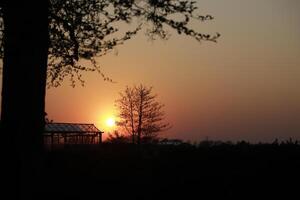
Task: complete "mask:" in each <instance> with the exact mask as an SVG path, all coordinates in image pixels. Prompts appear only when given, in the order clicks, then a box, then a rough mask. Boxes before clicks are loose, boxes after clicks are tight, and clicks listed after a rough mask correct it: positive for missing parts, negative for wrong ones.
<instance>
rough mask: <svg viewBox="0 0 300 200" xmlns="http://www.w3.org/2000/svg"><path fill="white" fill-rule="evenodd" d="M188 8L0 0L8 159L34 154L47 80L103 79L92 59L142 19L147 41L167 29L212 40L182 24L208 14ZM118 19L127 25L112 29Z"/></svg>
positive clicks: (166, 0)
mask: <svg viewBox="0 0 300 200" xmlns="http://www.w3.org/2000/svg"><path fill="white" fill-rule="evenodd" d="M196 10H197V7H196V5H195V2H194V1H189V0H187V1H183V0H145V1H142V0H43V1H34V0H27V1H12V0H2V1H1V2H0V57H2V58H3V84H2V105H1V120H2V134H3V135H4V137H2V139H4V140H5V141H9V142H6V145H7V146H6V148H12V149H16V150H15V151H14V153H15V156H16V157H18V158H19V160H18V161H16V162H18V163H19V162H21V163H23V162H25V161H26V162H27V161H28V159H29V158H32V159H33V160H35V157H36V155H35V154H38V153H39V152H40V151H41V149H42V141H43V140H42V132H43V129H44V123H45V119H44V110H45V92H46V85H47V84H48V85H49V86H51V85H52V86H58V85H59V84H60V82H61V81H62V80H63V79H64V78H65V77H69V78H70V79H71V83H72V85H74V83H75V81H76V80H77V79H78V80H80V81H82V79H81V72H82V71H98V72H99V73H100V74H101V75H102V76H103V78H104V79H105V80H109V81H110V79H109V78H107V77H105V76H104V74H103V73H102V72H101V70H100V68H99V65H98V64H97V63H96V62H95V57H98V56H102V55H105V54H106V53H107V52H109V51H110V50H111V49H113V48H114V47H115V46H117V45H120V44H123V42H124V41H126V40H128V39H130V38H131V37H132V36H133V35H135V34H137V33H138V32H139V31H140V30H141V29H142V27H143V25H145V24H148V25H150V26H147V27H148V28H147V32H146V33H147V34H148V35H149V36H150V38H153V39H155V38H156V37H159V38H162V39H166V38H167V37H168V34H167V30H168V28H169V29H174V30H176V31H177V32H178V34H185V35H188V36H191V37H193V38H195V39H196V40H197V41H202V40H206V41H213V42H216V40H217V38H218V37H219V34H215V35H209V34H202V33H199V32H197V31H195V30H193V29H191V28H189V24H190V22H191V20H192V19H195V20H198V21H204V20H211V19H213V18H212V16H210V15H206V16H199V15H197V14H195V11H196ZM120 22H126V23H131V24H132V25H133V26H134V25H135V26H134V27H133V28H132V30H129V31H126V30H122V32H119V30H118V28H117V26H118V24H119V23H120ZM117 32H118V33H119V34H115V33H117ZM114 34H115V35H114ZM120 35H123V36H120ZM82 59H88V60H90V61H91V63H92V67H90V68H87V67H85V66H81V65H80V62H79V61H80V60H82ZM47 77H48V79H47ZM47 80H48V82H47ZM20 113H22V114H23V115H26V117H20ZM21 150H22V151H21ZM25 158H26V159H25ZM12 165H13V166H18V164H12Z"/></svg>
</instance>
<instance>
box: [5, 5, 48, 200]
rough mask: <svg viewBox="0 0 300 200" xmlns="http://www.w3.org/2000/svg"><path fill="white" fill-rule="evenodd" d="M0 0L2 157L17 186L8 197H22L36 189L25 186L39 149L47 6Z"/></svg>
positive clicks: (44, 85)
mask: <svg viewBox="0 0 300 200" xmlns="http://www.w3.org/2000/svg"><path fill="white" fill-rule="evenodd" d="M3 4H4V5H3V13H4V26H5V27H4V59H3V84H2V105H1V123H2V130H1V132H2V139H4V141H3V143H5V144H6V145H5V146H4V147H5V149H6V152H10V153H11V154H10V155H7V157H6V159H7V160H6V166H7V167H8V171H9V172H10V175H11V177H10V179H9V183H10V184H8V186H9V188H11V189H12V188H16V189H17V191H14V193H12V194H15V195H16V196H15V197H12V199H25V198H28V197H29V193H30V190H32V191H33V190H36V188H30V187H31V186H32V185H31V184H30V183H31V182H32V180H30V179H32V178H33V177H34V176H35V173H37V167H38V166H39V163H38V162H39V159H40V156H41V153H42V149H43V136H42V133H43V130H44V110H45V90H46V77H47V74H46V73H47V57H48V46H49V36H48V5H49V4H48V1H46V0H42V1H33V0H30V1H9V0H7V1H5V2H4V3H3ZM18 183H19V184H18ZM27 190H29V191H27ZM25 193H26V194H25ZM12 194H10V196H11V195H12Z"/></svg>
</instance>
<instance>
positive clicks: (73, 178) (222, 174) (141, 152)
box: [39, 141, 300, 199]
mask: <svg viewBox="0 0 300 200" xmlns="http://www.w3.org/2000/svg"><path fill="white" fill-rule="evenodd" d="M209 144H210V145H207V141H206V143H199V144H197V145H191V144H188V143H184V144H182V145H158V144H147V145H140V146H139V145H132V144H110V143H103V144H102V145H100V146H70V147H69V148H67V149H60V150H53V151H52V152H46V153H45V157H44V158H45V164H44V169H43V171H44V174H43V177H42V179H43V180H42V181H41V182H42V184H41V185H42V186H43V187H42V188H41V189H40V190H39V191H40V192H41V194H42V195H43V196H46V197H45V199H57V198H58V197H63V198H64V199H89V198H92V197H94V196H95V195H96V196H97V195H99V196H101V197H103V198H104V197H105V198H109V199H115V198H118V199H119V198H122V199H123V198H124V199H125V198H130V199H157V198H166V199H195V198H194V197H195V195H196V197H199V198H202V197H203V198H213V197H218V198H224V197H240V198H243V197H245V195H246V196H247V197H253V198H257V197H258V196H260V197H263V196H265V197H268V198H269V197H277V196H280V195H283V197H284V198H285V199H288V196H292V195H296V194H297V193H298V192H297V191H298V189H297V184H294V181H296V180H300V179H299V178H300V170H299V169H300V145H299V143H296V142H290V141H288V142H283V143H273V144H250V143H247V142H237V143H236V144H233V143H230V144H229V143H220V142H217V143H214V142H210V143H209ZM212 144H213V145H212ZM49 188H51V189H49Z"/></svg>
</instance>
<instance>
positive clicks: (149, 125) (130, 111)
mask: <svg viewBox="0 0 300 200" xmlns="http://www.w3.org/2000/svg"><path fill="white" fill-rule="evenodd" d="M156 97H157V95H153V94H152V87H146V86H144V85H139V86H134V87H128V86H127V87H126V89H125V91H124V92H121V93H120V98H119V99H117V100H116V107H117V108H118V110H119V121H118V122H117V125H118V126H119V127H121V128H123V130H124V131H125V132H126V133H127V135H130V136H131V137H132V142H133V143H135V140H136V139H137V143H140V142H141V140H143V138H144V140H145V141H152V140H153V139H154V138H156V137H157V134H158V133H159V132H161V131H164V130H166V129H168V128H170V125H169V124H168V123H165V122H164V118H165V113H164V111H163V107H164V105H163V104H161V103H159V102H157V101H156Z"/></svg>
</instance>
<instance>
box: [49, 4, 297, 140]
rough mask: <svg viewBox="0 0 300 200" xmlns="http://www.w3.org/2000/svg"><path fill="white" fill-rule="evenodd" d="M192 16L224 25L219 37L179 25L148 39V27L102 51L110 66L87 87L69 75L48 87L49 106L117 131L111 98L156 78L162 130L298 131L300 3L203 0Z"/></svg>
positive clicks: (204, 133)
mask: <svg viewBox="0 0 300 200" xmlns="http://www.w3.org/2000/svg"><path fill="white" fill-rule="evenodd" d="M198 7H199V8H200V9H199V11H200V14H211V15H213V16H214V17H215V20H213V21H208V22H205V23H194V25H193V28H194V29H196V30H198V31H200V32H204V33H212V34H213V33H215V32H220V33H221V35H222V36H221V38H219V39H218V43H212V42H202V43H198V42H196V41H195V40H193V39H192V38H188V37H184V36H182V35H179V36H178V35H177V34H176V33H175V32H174V33H172V32H171V33H172V37H171V38H170V39H169V40H168V41H161V40H156V41H154V42H151V41H149V40H148V39H147V37H146V36H145V35H144V34H143V33H141V34H139V35H138V36H137V37H136V38H134V39H132V40H130V41H127V43H125V44H124V45H122V46H119V47H117V49H116V50H115V51H113V52H112V53H111V54H109V55H107V56H105V57H101V58H99V59H98V62H99V64H100V65H101V66H102V70H103V72H104V73H105V74H106V75H107V76H109V77H110V78H112V79H113V80H114V81H116V83H109V82H104V81H103V79H102V78H101V76H100V75H99V74H97V73H85V74H84V76H83V78H84V80H85V81H86V82H85V86H84V87H81V86H80V84H78V85H77V86H76V87H75V88H72V87H71V86H70V82H69V80H65V81H64V83H63V85H62V86H60V87H58V88H50V89H48V90H47V97H46V112H47V113H48V115H49V118H50V119H53V120H54V121H57V122H82V123H95V124H96V126H97V127H98V128H99V129H101V130H104V131H106V132H107V131H111V130H110V129H109V128H108V127H107V125H106V120H107V119H108V118H109V117H113V116H114V115H116V110H115V108H114V101H115V99H117V98H118V95H119V94H118V93H119V92H120V91H122V90H124V88H125V87H126V85H129V86H132V85H134V84H140V83H143V84H145V85H147V86H153V91H154V93H157V94H158V100H159V101H160V102H162V103H164V104H165V105H166V106H165V111H166V117H167V120H168V121H169V122H170V123H171V124H172V129H170V130H168V131H167V132H165V133H163V136H166V137H170V138H180V139H184V140H191V141H199V140H203V139H205V138H206V137H208V138H209V139H216V140H233V141H236V140H242V139H244V140H247V141H251V142H257V141H267V142H269V141H273V140H274V139H275V138H278V139H288V138H289V137H292V138H295V139H300V90H299V86H300V40H299V35H300V26H299V24H300V13H299V10H300V1H299V0H198Z"/></svg>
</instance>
